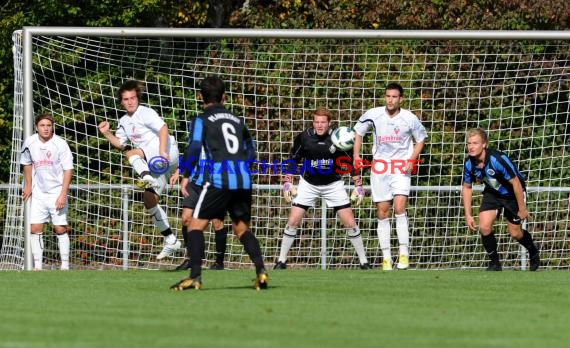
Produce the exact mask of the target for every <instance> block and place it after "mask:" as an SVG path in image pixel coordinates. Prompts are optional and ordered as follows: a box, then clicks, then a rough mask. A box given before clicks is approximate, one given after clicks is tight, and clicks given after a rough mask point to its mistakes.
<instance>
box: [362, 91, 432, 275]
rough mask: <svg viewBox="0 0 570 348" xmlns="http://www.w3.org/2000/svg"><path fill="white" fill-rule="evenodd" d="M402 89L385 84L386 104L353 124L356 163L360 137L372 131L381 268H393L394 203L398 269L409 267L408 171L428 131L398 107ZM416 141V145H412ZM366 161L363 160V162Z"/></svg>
mask: <svg viewBox="0 0 570 348" xmlns="http://www.w3.org/2000/svg"><path fill="white" fill-rule="evenodd" d="M403 99H404V90H403V88H402V86H400V85H399V84H397V83H390V84H388V86H386V94H385V102H386V106H383V107H377V108H372V109H370V110H368V111H367V112H366V113H364V115H362V116H361V117H360V119H359V120H358V123H357V124H356V125H355V126H354V130H355V132H356V139H355V141H354V148H353V152H354V153H353V159H354V164H355V166H361V165H362V164H363V162H364V161H363V160H362V158H361V156H360V148H361V145H362V138H363V136H364V135H365V134H366V133H367V132H368V131H369V130H370V129H372V130H373V134H374V143H373V144H374V145H373V147H372V152H373V153H372V155H373V161H372V163H371V164H370V171H371V172H370V185H371V188H372V200H373V201H374V203H375V204H376V210H377V216H378V230H377V232H378V239H379V242H380V248H381V249H382V256H383V262H382V269H384V270H391V269H392V255H391V251H390V208H391V205H392V204H393V206H394V216H395V218H396V233H397V235H398V242H399V246H400V248H399V249H400V250H399V252H400V253H399V258H398V264H397V267H398V269H407V268H408V266H409V250H408V249H409V248H408V245H409V239H410V233H409V230H408V218H407V216H406V205H407V202H408V196H409V194H410V187H411V174H412V172H413V171H415V169H416V165H417V163H418V162H419V155H420V153H421V151H422V149H423V147H424V141H425V139H426V138H427V132H426V129H425V127H424V126H423V125H422V123H421V122H420V120H419V119H418V118H417V117H416V115H414V114H413V113H411V112H410V111H409V110H406V109H402V108H400V103H401V102H402V100H403ZM414 142H415V144H414ZM364 163H365V162H364Z"/></svg>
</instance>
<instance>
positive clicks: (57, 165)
mask: <svg viewBox="0 0 570 348" xmlns="http://www.w3.org/2000/svg"><path fill="white" fill-rule="evenodd" d="M54 123H55V120H54V118H53V116H52V115H49V114H41V115H38V116H37V117H36V119H35V124H36V131H37V133H36V134H34V135H31V136H29V137H28V138H26V140H24V144H23V145H22V153H21V155H20V164H21V165H22V166H23V168H24V189H23V193H22V197H23V198H24V201H27V200H28V199H29V198H31V202H30V224H31V236H30V239H31V241H30V244H31V249H32V256H33V258H34V269H35V270H41V269H42V268H43V265H42V264H43V236H42V232H43V228H44V225H45V224H46V223H47V222H48V221H49V220H50V219H51V222H52V224H53V229H54V231H55V234H56V235H57V241H58V247H59V253H60V257H61V269H62V270H68V269H69V235H68V234H67V194H68V191H69V185H70V183H71V178H72V176H73V154H72V153H71V150H70V149H69V145H67V143H66V142H65V140H63V139H62V138H61V137H59V136H57V135H55V134H54Z"/></svg>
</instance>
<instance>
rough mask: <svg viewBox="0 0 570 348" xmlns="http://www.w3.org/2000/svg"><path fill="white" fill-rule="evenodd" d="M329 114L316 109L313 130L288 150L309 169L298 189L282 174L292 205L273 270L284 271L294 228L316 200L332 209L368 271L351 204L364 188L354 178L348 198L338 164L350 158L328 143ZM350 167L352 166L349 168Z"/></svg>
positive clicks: (289, 176)
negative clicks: (324, 202) (352, 189)
mask: <svg viewBox="0 0 570 348" xmlns="http://www.w3.org/2000/svg"><path fill="white" fill-rule="evenodd" d="M330 125H331V112H330V111H329V110H328V109H326V108H318V109H316V110H315V111H314V112H313V127H312V128H309V129H307V130H305V131H304V132H302V133H301V134H299V135H298V136H297V137H296V138H295V140H294V142H293V148H292V149H291V158H292V160H293V161H295V163H297V164H298V163H310V168H306V167H307V166H305V165H303V166H302V167H301V168H302V169H306V170H303V172H302V173H300V174H301V178H300V179H299V187H298V189H296V188H295V186H294V185H293V176H292V175H291V174H286V175H284V181H285V182H284V185H283V195H284V198H285V200H286V201H287V202H291V201H292V202H293V204H292V206H291V212H290V214H289V219H288V220H287V226H285V230H284V231H283V240H282V242H281V250H280V252H279V258H278V259H277V262H276V263H275V266H274V267H273V269H285V268H287V254H288V253H289V249H291V246H292V245H293V242H294V240H295V236H296V235H297V227H298V226H299V224H300V223H301V220H302V219H303V217H304V216H305V212H306V211H307V210H308V209H309V208H310V207H312V206H313V205H314V203H315V200H316V199H317V198H319V197H322V198H324V199H325V201H326V203H327V206H329V207H332V208H333V209H334V211H335V212H336V213H337V214H338V217H339V219H340V221H341V223H342V224H343V226H344V228H345V229H346V232H347V235H348V239H349V240H350V241H351V243H352V245H353V246H354V249H355V250H356V253H357V254H358V258H359V261H360V268H361V269H370V268H371V266H370V263H369V262H368V259H367V258H366V252H365V251H364V244H363V242H362V236H361V235H360V229H359V227H358V225H357V224H356V219H355V218H354V214H353V212H352V209H351V208H350V201H351V200H352V201H353V202H355V203H356V204H357V205H358V204H360V203H361V202H362V199H363V197H364V189H363V187H362V182H361V181H360V177H356V176H355V177H354V178H355V179H357V180H355V182H354V184H355V185H356V188H355V189H354V191H353V193H352V195H351V199H349V197H348V194H347V192H346V189H345V187H344V181H343V179H342V176H341V174H340V173H341V172H343V171H344V172H346V171H345V170H344V169H343V168H342V166H340V165H339V164H341V163H340V162H341V161H339V159H342V157H344V158H346V159H348V160H350V159H351V156H350V155H349V154H348V153H347V152H345V151H341V150H339V149H337V148H336V147H334V145H333V144H332V140H331V129H330ZM350 167H351V168H352V166H350Z"/></svg>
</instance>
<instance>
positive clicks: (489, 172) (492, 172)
mask: <svg viewBox="0 0 570 348" xmlns="http://www.w3.org/2000/svg"><path fill="white" fill-rule="evenodd" d="M487 175H489V176H495V171H494V170H493V169H491V168H489V169H487Z"/></svg>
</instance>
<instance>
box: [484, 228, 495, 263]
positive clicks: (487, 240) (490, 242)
mask: <svg viewBox="0 0 570 348" xmlns="http://www.w3.org/2000/svg"><path fill="white" fill-rule="evenodd" d="M481 241H482V242H483V247H484V248H485V251H486V252H487V256H489V258H490V259H491V261H492V262H495V263H498V262H499V253H497V238H496V237H495V234H494V233H493V232H491V233H490V234H489V235H487V236H484V235H481Z"/></svg>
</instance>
